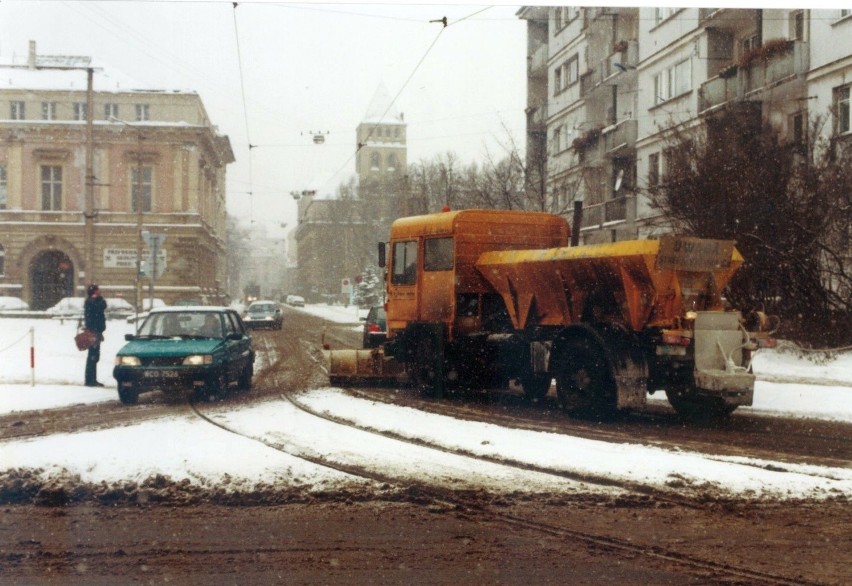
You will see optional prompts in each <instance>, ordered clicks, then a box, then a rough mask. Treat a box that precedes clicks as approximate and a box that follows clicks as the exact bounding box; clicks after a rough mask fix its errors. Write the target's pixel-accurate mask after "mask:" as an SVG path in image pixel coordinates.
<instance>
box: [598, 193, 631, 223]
mask: <svg viewBox="0 0 852 586" xmlns="http://www.w3.org/2000/svg"><path fill="white" fill-rule="evenodd" d="M626 219H627V197H616V198H613V199H611V200H609V201H607V202H605V203H604V222H619V221H624V220H626Z"/></svg>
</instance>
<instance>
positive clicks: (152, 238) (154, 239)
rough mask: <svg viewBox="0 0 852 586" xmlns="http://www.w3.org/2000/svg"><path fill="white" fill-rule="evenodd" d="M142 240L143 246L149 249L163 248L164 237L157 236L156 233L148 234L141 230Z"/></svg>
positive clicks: (162, 235) (163, 235)
mask: <svg viewBox="0 0 852 586" xmlns="http://www.w3.org/2000/svg"><path fill="white" fill-rule="evenodd" d="M142 240H144V241H145V244H147V245H148V246H150V247H151V248H154V247H156V248H160V247H161V246H163V242H165V241H166V235H165V234H158V233H157V232H149V231H148V230H142Z"/></svg>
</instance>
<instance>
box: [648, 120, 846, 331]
mask: <svg viewBox="0 0 852 586" xmlns="http://www.w3.org/2000/svg"><path fill="white" fill-rule="evenodd" d="M817 126H818V125H816V124H815V125H812V128H814V129H816V128H817ZM670 133H671V137H672V138H671V143H670V145H669V148H668V149H666V151H665V152H664V159H665V166H666V176H665V178H664V179H665V180H664V181H663V182H662V183H661V184H660V185H659V187H657V188H655V189H652V190H651V191H650V195H651V200H652V205H654V206H655V207H656V208H657V209H659V210H660V211H661V212H662V214H663V215H664V216H665V218H667V220H668V221H670V222H671V223H672V225H673V226H674V227H675V228H676V229H680V230H683V231H686V232H688V233H691V234H694V235H697V236H702V237H709V238H722V239H733V240H736V242H737V247H738V248H739V249H740V251H741V252H742V253H743V255H744V256H745V258H746V261H747V262H746V264H745V266H744V268H743V269H742V270H741V271H739V272H738V274H737V276H736V278H735V279H734V281H733V282H732V284H731V286H730V291H729V295H730V296H731V297H732V298H733V300H734V301H735V302H737V304H738V305H739V306H741V307H743V306H753V307H763V308H765V309H766V310H768V311H772V312H775V313H778V314H779V315H781V316H782V318H784V323H785V324H787V329H786V333H787V334H788V335H791V336H794V337H797V338H798V339H799V340H801V341H807V342H810V343H814V344H818V343H825V342H826V341H828V342H833V343H843V342H848V341H850V340H852V334H850V332H852V319H850V316H852V298H850V295H849V291H850V285H852V280H850V277H852V275H850V272H849V268H850V267H849V245H850V244H849V239H848V234H849V225H850V222H851V221H852V214H850V201H849V197H850V196H849V193H850V188H852V166H850V165H849V161H848V160H840V159H838V158H836V157H832V156H831V154H832V153H833V149H830V148H818V142H817V141H816V140H814V138H813V137H812V138H811V139H810V140H806V141H802V142H801V143H799V144H790V143H789V142H785V141H783V140H781V138H780V137H779V135H778V134H777V133H776V132H775V131H774V130H773V129H772V128H769V127H766V126H763V125H762V122H761V118H760V114H759V112H750V111H746V110H731V111H725V112H723V113H721V114H720V115H718V116H717V117H715V118H712V119H710V120H708V121H707V123H706V125H704V126H701V127H699V128H694V129H684V128H682V127H675V128H673V129H671V130H670Z"/></svg>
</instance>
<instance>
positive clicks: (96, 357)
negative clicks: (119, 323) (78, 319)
mask: <svg viewBox="0 0 852 586" xmlns="http://www.w3.org/2000/svg"><path fill="white" fill-rule="evenodd" d="M86 294H87V297H86V302H85V303H84V304H83V322H84V326H85V328H86V329H87V330H92V331H93V332H95V333H96V334H97V335H98V337H97V339H96V340H95V343H94V344H93V345H92V346H91V347H90V348H89V354H88V355H87V356H86V386H87V387H102V386H104V385H103V384H102V383H99V382H98V362H99V361H100V359H101V342H103V340H104V336H103V334H104V330H105V329H106V306H107V304H106V300H105V299H104V298H103V297H101V290H100V289H99V288H98V286H97V285H95V284H91V285H89V287H88V289H86Z"/></svg>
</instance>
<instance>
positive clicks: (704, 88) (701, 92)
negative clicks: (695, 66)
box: [698, 75, 739, 112]
mask: <svg viewBox="0 0 852 586" xmlns="http://www.w3.org/2000/svg"><path fill="white" fill-rule="evenodd" d="M738 87H739V81H738V80H737V76H736V75H728V76H726V77H721V76H718V75H717V76H716V77H714V78H711V79H708V80H707V81H705V82H704V83H703V84H701V87H700V88H699V89H698V111H699V112H703V111H705V110H709V109H710V108H713V107H714V106H719V105H721V104H725V103H727V102H730V101H731V100H735V99H736V98H737V88H738Z"/></svg>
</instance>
